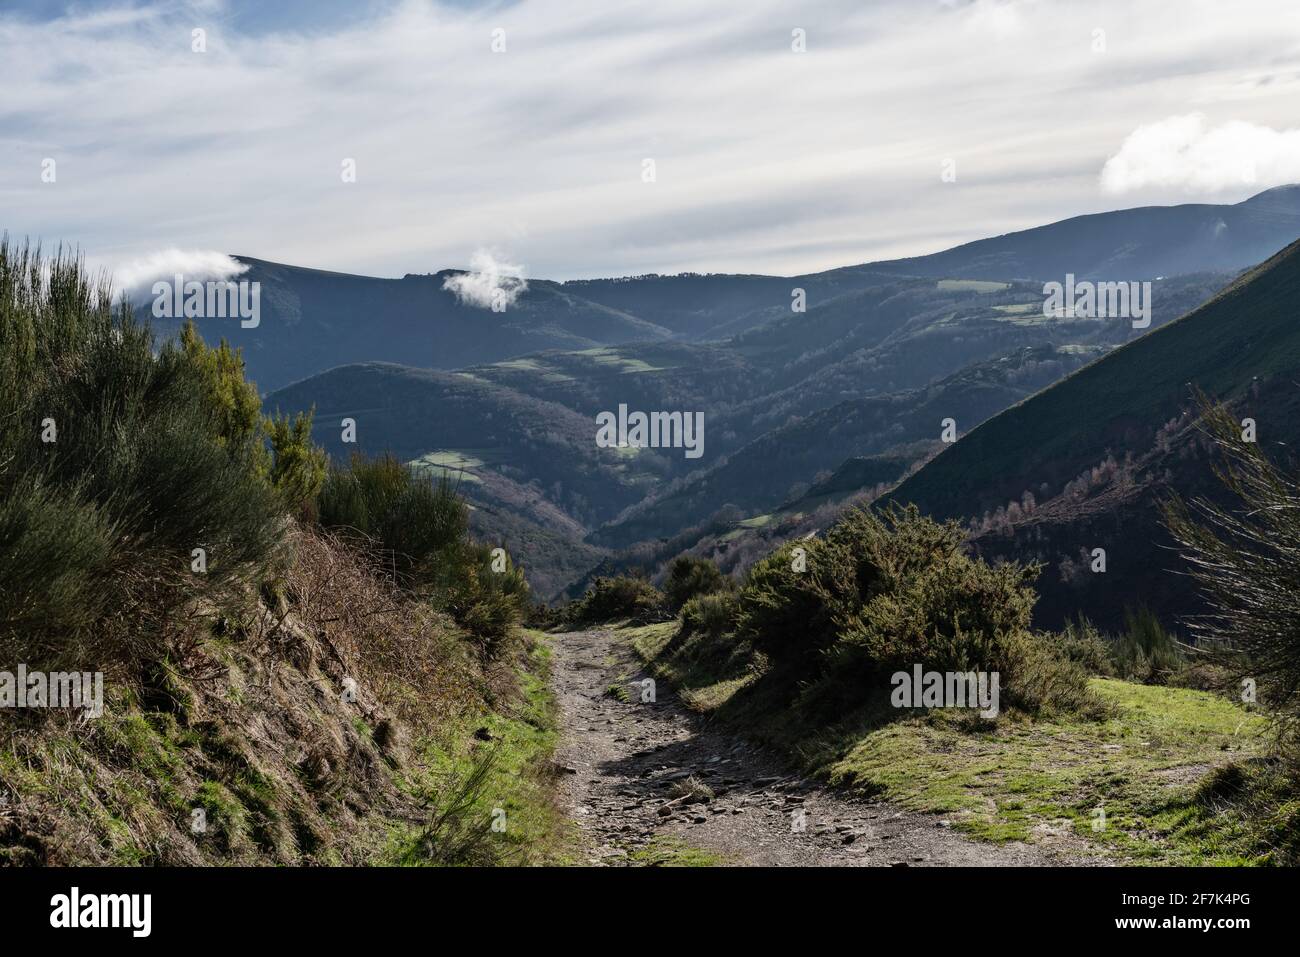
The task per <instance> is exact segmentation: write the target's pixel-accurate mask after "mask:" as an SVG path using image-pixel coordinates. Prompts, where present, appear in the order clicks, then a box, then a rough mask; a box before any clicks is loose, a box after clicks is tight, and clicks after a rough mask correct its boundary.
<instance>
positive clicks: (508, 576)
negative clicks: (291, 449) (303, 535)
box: [317, 453, 528, 652]
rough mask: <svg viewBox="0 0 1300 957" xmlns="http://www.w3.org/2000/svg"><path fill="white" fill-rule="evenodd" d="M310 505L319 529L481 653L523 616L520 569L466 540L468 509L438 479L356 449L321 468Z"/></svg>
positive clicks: (524, 587)
mask: <svg viewBox="0 0 1300 957" xmlns="http://www.w3.org/2000/svg"><path fill="white" fill-rule="evenodd" d="M317 510H318V514H319V517H320V522H321V524H322V525H323V526H325V527H326V528H331V529H335V530H337V531H339V532H341V533H343V534H345V535H349V536H351V537H352V539H353V541H354V543H359V544H361V545H362V547H364V548H366V549H367V550H368V551H369V552H370V554H372V555H373V556H374V558H375V559H376V561H377V562H378V563H379V564H381V565H382V566H383V567H384V568H385V569H386V570H388V571H389V572H390V573H391V574H392V575H393V577H394V578H395V579H396V580H397V581H398V582H400V583H401V584H402V585H403V586H404V587H405V588H406V589H407V590H408V591H411V592H414V593H416V594H419V595H422V596H423V597H425V598H426V599H428V600H429V601H430V602H432V603H433V604H434V605H435V607H438V608H441V609H443V610H445V611H447V612H449V613H450V614H451V615H452V617H453V618H455V620H456V622H457V623H458V624H460V625H461V626H462V627H463V628H465V629H466V630H467V631H469V632H470V633H471V634H473V635H474V636H475V637H477V638H479V639H481V640H482V641H483V642H484V645H485V647H486V649H487V650H488V651H489V652H492V651H495V650H496V648H497V646H498V644H499V643H500V642H501V640H502V639H504V638H505V637H506V636H507V635H508V634H509V633H510V631H511V630H512V629H513V627H514V626H515V625H516V624H518V623H519V622H520V620H521V619H522V618H523V613H524V607H525V605H526V603H527V600H528V583H527V581H526V579H525V578H524V574H523V572H522V571H521V570H520V569H518V568H516V567H515V566H514V565H513V564H512V563H511V561H510V559H509V556H508V555H506V554H504V550H503V553H502V554H500V555H494V554H493V549H492V548H491V547H490V546H487V545H481V544H478V543H475V542H473V541H471V540H470V538H469V510H468V508H467V507H466V505H465V502H464V500H463V499H462V498H461V497H460V495H459V494H457V492H456V489H455V487H454V486H453V485H452V484H451V481H450V479H448V478H447V477H446V476H443V477H442V478H441V479H439V480H438V481H437V482H434V481H432V480H430V479H429V478H428V477H426V476H424V475H422V474H420V473H418V472H416V471H415V470H414V469H412V468H410V467H409V466H407V465H405V464H403V463H402V462H399V461H398V460H397V459H396V458H395V457H394V456H392V455H391V454H387V453H385V454H383V455H380V456H377V457H375V458H369V457H367V456H365V455H362V454H360V453H356V454H354V455H353V456H352V459H351V461H350V463H349V466H348V467H347V468H341V467H337V466H335V467H333V468H331V469H330V470H329V474H328V475H327V476H326V479H325V483H324V486H323V488H322V489H321V494H320V498H319V501H318V504H317Z"/></svg>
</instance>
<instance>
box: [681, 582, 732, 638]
mask: <svg viewBox="0 0 1300 957" xmlns="http://www.w3.org/2000/svg"><path fill="white" fill-rule="evenodd" d="M737 611H738V603H737V601H736V596H735V594H734V593H733V592H730V591H723V592H715V593H713V594H710V595H697V596H696V597H694V598H692V599H691V600H690V601H688V602H687V603H686V604H685V606H683V608H682V626H681V632H682V634H683V635H684V636H689V635H697V634H702V635H708V636H709V637H711V638H718V637H721V636H722V635H725V634H726V633H727V632H729V631H733V630H734V629H735V627H736V613H737Z"/></svg>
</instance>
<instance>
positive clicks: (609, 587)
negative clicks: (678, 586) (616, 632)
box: [569, 575, 669, 625]
mask: <svg viewBox="0 0 1300 957" xmlns="http://www.w3.org/2000/svg"><path fill="white" fill-rule="evenodd" d="M668 617H669V614H668V609H667V602H666V601H665V599H664V596H663V594H662V593H661V592H660V591H659V589H657V588H655V587H654V585H651V584H650V583H649V582H648V581H646V580H645V579H644V578H634V577H631V576H628V575H620V576H618V577H615V578H597V579H596V580H595V581H593V582H592V583H591V587H590V588H588V589H587V592H586V593H585V594H584V595H583V596H582V598H580V599H579V600H578V601H576V602H574V603H573V604H572V605H571V606H570V610H569V620H570V621H571V622H572V623H573V624H575V625H591V624H603V623H606V622H611V621H622V620H624V619H627V620H630V621H633V622H636V623H638V624H645V623H647V622H652V621H663V620H665V619H667V618H668Z"/></svg>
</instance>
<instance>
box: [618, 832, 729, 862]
mask: <svg viewBox="0 0 1300 957" xmlns="http://www.w3.org/2000/svg"><path fill="white" fill-rule="evenodd" d="M628 860H630V861H631V862H632V863H633V864H639V865H640V866H642V867H722V866H725V865H726V864H727V859H726V858H724V857H723V856H722V855H721V854H717V853H715V852H713V851H709V850H705V849H703V848H699V847H692V846H691V845H690V844H687V843H686V842H685V841H683V840H681V839H680V838H676V837H657V838H655V839H654V840H653V841H651V842H650V843H649V844H647V845H646V846H645V847H643V848H641V849H639V850H636V851H633V852H632V853H631V854H630V855H629V857H628Z"/></svg>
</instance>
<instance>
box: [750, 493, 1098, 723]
mask: <svg viewBox="0 0 1300 957" xmlns="http://www.w3.org/2000/svg"><path fill="white" fill-rule="evenodd" d="M962 544H963V536H962V533H961V531H960V529H959V528H958V527H957V526H956V524H955V523H948V524H939V523H936V522H933V521H931V520H929V519H926V518H923V517H921V516H920V515H919V513H918V512H917V510H916V509H915V508H907V509H902V508H897V507H895V508H891V509H890V510H889V511H886V512H884V513H882V514H875V513H872V512H869V511H865V510H861V509H854V510H851V511H850V512H848V513H847V514H846V515H845V516H844V518H843V519H842V520H841V521H840V522H839V523H837V524H836V525H834V526H833V527H832V528H831V529H830V530H829V531H828V532H827V533H826V536H825V538H823V539H821V540H815V539H807V540H801V541H798V542H792V543H788V544H787V545H785V546H783V547H782V548H780V549H778V550H777V551H776V552H775V553H774V554H773V555H771V556H769V557H768V558H766V559H764V560H763V561H761V562H759V563H758V564H757V565H756V566H755V567H754V568H753V569H752V570H751V572H750V575H749V578H748V580H747V581H746V583H745V585H744V586H743V587H742V588H741V590H740V594H739V616H738V617H739V628H740V633H741V634H742V636H744V637H746V638H749V639H750V640H751V641H752V642H753V643H754V645H755V647H756V648H758V649H759V650H761V651H764V652H765V653H766V654H767V655H768V657H769V659H770V661H771V662H772V664H773V666H774V667H775V668H779V669H783V670H785V671H786V672H787V673H789V674H790V675H791V676H792V677H795V678H798V679H799V680H800V681H801V682H803V683H804V687H805V694H804V697H805V699H806V700H807V701H809V702H813V701H816V702H818V703H819V704H818V707H822V708H825V709H826V710H827V712H828V713H832V712H835V711H836V710H838V709H842V708H844V707H851V706H853V705H854V704H861V703H862V700H863V692H864V689H869V688H872V687H875V688H882V687H884V686H885V685H884V682H883V681H882V679H884V678H885V677H886V676H888V675H890V674H891V673H893V672H896V671H907V670H910V669H911V668H912V667H913V666H914V665H918V664H919V665H922V666H923V667H924V669H925V670H928V671H930V670H932V671H940V672H971V671H984V672H997V673H998V674H999V681H1000V686H1001V697H1002V701H1003V702H1005V703H1006V704H1008V705H1011V706H1014V707H1019V708H1021V709H1024V710H1026V711H1030V712H1040V711H1043V710H1050V709H1052V708H1054V707H1060V708H1064V709H1070V710H1073V709H1075V708H1077V707H1078V706H1080V704H1081V703H1084V702H1086V701H1087V700H1088V699H1089V696H1088V692H1087V688H1086V675H1085V674H1084V672H1083V670H1082V669H1081V668H1078V667H1077V666H1075V665H1073V664H1071V663H1070V662H1069V661H1067V660H1065V659H1064V658H1063V657H1062V656H1061V655H1060V654H1059V653H1057V652H1056V651H1054V650H1053V649H1052V648H1051V647H1050V645H1049V644H1048V643H1047V642H1046V641H1045V640H1044V639H1042V638H1041V637H1039V636H1037V635H1035V634H1033V633H1032V632H1031V631H1030V613H1031V610H1032V608H1033V603H1034V599H1035V595H1034V592H1033V589H1032V588H1031V586H1030V582H1031V581H1032V579H1033V577H1034V576H1035V575H1036V574H1037V571H1038V569H1037V568H1036V567H1034V566H1023V565H1019V564H1000V565H994V566H990V565H987V564H985V563H984V562H982V561H978V560H976V559H973V558H971V557H970V556H969V555H967V554H966V553H965V551H964V550H963V548H962ZM800 550H802V551H800Z"/></svg>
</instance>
